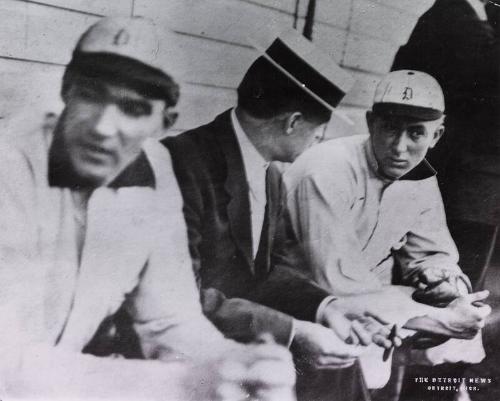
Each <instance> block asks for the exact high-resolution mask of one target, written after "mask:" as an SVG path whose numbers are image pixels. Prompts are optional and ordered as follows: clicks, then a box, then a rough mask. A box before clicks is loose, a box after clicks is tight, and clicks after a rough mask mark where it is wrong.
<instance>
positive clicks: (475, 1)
mask: <svg viewBox="0 0 500 401" xmlns="http://www.w3.org/2000/svg"><path fill="white" fill-rule="evenodd" d="M467 3H469V5H470V6H471V7H472V8H473V9H474V11H475V12H476V14H477V16H478V17H479V19H480V20H481V21H487V20H488V15H487V14H486V9H485V8H484V6H485V4H484V3H483V2H482V1H481V0H467Z"/></svg>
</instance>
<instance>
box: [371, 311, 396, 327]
mask: <svg viewBox="0 0 500 401" xmlns="http://www.w3.org/2000/svg"><path fill="white" fill-rule="evenodd" d="M365 316H366V317H371V318H372V319H374V320H376V321H377V322H379V323H380V324H382V325H384V326H386V325H388V324H390V323H391V322H389V321H388V320H387V319H384V318H383V317H382V316H380V315H379V314H377V313H375V312H373V311H366V312H365Z"/></svg>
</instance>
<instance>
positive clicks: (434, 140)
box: [429, 124, 444, 149]
mask: <svg viewBox="0 0 500 401" xmlns="http://www.w3.org/2000/svg"><path fill="white" fill-rule="evenodd" d="M443 134H444V125H443V124H441V125H439V127H437V129H436V131H434V137H433V138H432V142H431V144H430V146H429V148H430V149H432V148H433V147H434V146H436V144H437V143H438V141H439V140H440V139H441V137H442V136H443Z"/></svg>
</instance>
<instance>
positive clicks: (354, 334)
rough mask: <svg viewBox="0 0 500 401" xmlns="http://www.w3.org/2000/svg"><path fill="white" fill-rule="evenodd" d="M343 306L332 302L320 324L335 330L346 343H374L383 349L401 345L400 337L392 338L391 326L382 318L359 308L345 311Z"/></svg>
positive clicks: (336, 301) (326, 308)
mask: <svg viewBox="0 0 500 401" xmlns="http://www.w3.org/2000/svg"><path fill="white" fill-rule="evenodd" d="M342 305H344V306H345V305H346V304H345V303H342V302H338V300H332V301H331V302H330V303H329V304H328V305H326V307H325V309H324V311H323V314H322V316H320V319H321V320H320V323H321V324H323V325H324V326H326V327H329V328H331V329H332V330H334V331H335V332H336V333H337V335H338V336H339V337H340V338H341V339H343V340H344V341H345V342H346V343H349V344H361V345H369V344H371V343H372V342H373V343H375V344H376V345H378V346H379V347H383V348H391V347H399V346H400V345H401V338H400V337H398V336H395V337H392V338H390V334H391V325H389V323H388V322H387V321H385V320H383V319H382V318H381V317H380V316H378V315H376V314H375V313H372V312H367V311H364V310H362V309H361V310H358V309H357V308H358V307H356V308H351V307H349V308H348V309H344V308H343V307H342ZM346 316H349V317H350V319H348V318H347V317H346Z"/></svg>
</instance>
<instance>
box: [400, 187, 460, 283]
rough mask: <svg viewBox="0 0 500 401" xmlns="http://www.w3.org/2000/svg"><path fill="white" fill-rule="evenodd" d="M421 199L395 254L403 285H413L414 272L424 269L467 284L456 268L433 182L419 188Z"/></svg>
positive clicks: (443, 216) (439, 197) (439, 199)
mask: <svg viewBox="0 0 500 401" xmlns="http://www.w3.org/2000/svg"><path fill="white" fill-rule="evenodd" d="M421 191H422V193H423V194H425V197H422V200H421V202H422V203H423V204H425V207H423V208H422V211H421V213H420V215H419V217H418V219H417V221H416V222H415V224H414V225H413V227H412V228H411V229H410V231H409V232H408V234H407V236H406V243H405V245H404V246H403V247H402V248H401V249H400V250H398V251H396V252H395V255H394V256H395V258H396V260H397V262H398V265H399V267H400V268H401V273H402V278H403V282H407V283H408V284H411V285H413V286H415V285H416V284H417V282H416V280H417V279H416V277H417V275H418V272H420V271H422V270H424V269H428V268H439V269H444V270H448V271H450V272H452V273H454V274H457V275H459V276H460V277H462V278H463V281H464V283H466V285H467V287H469V288H470V282H469V279H468V278H467V276H465V275H464V274H463V273H462V271H461V269H460V268H459V267H458V251H457V248H456V246H455V243H454V241H453V239H452V237H451V235H450V232H449V230H448V226H447V224H446V216H445V211H444V206H443V201H442V198H441V194H440V192H439V188H438V185H437V181H436V180H435V179H431V180H430V181H429V182H427V183H425V186H423V187H422V189H421Z"/></svg>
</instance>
